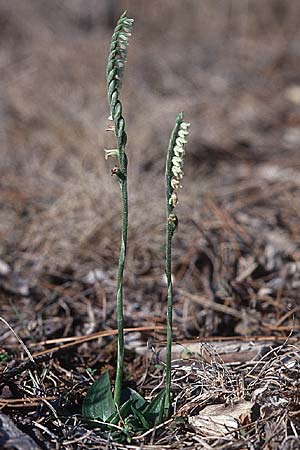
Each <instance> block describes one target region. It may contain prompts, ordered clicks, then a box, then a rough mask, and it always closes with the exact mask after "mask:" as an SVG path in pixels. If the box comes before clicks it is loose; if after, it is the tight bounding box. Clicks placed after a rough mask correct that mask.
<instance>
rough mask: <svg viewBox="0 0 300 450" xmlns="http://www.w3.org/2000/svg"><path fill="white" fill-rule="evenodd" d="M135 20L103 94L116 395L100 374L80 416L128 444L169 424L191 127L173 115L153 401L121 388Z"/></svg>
mask: <svg viewBox="0 0 300 450" xmlns="http://www.w3.org/2000/svg"><path fill="white" fill-rule="evenodd" d="M133 22H134V21H133V19H129V18H127V15H126V12H125V13H123V14H122V15H121V17H120V19H119V20H118V23H117V25H116V28H115V30H114V33H113V35H112V40H111V45H110V51H109V58H108V65H107V73H106V75H107V92H108V103H109V107H110V116H109V121H110V125H109V126H108V127H107V131H108V132H114V134H115V137H116V148H113V149H106V150H105V158H106V159H108V158H109V157H115V158H117V162H118V163H117V165H116V166H115V167H113V168H112V170H111V174H112V175H113V176H114V177H115V178H116V180H117V182H118V183H119V185H120V188H121V198H122V234H121V248H120V257H119V268H118V285H117V323H118V350H117V367H116V379H115V386H114V393H112V390H111V385H110V378H109V374H108V372H105V373H103V374H102V375H101V376H100V377H99V378H98V379H97V380H96V381H95V382H94V383H93V384H92V386H91V387H90V388H89V390H88V392H87V395H86V397H85V398H84V401H83V405H82V414H83V416H84V417H85V418H86V419H88V420H89V422H90V423H92V424H95V425H96V426H98V427H100V428H101V429H102V430H103V432H104V433H107V432H109V433H110V434H113V435H114V436H115V437H119V438H120V436H121V437H125V438H127V440H130V438H131V436H132V434H134V433H139V432H144V431H145V430H148V429H151V428H152V427H154V426H156V425H158V424H159V423H161V422H163V421H164V420H166V419H168V418H169V417H170V414H171V348H172V302H173V298H172V297H173V294H172V278H171V242H172V237H173V235H174V232H175V230H176V227H177V222H178V220H177V217H176V215H175V214H174V208H175V207H176V205H177V202H178V194H177V192H178V189H179V188H180V187H181V186H180V182H181V179H182V177H183V171H182V167H183V158H184V146H185V144H186V142H187V141H186V138H187V135H188V129H189V124H188V123H186V122H183V114H182V113H180V114H179V115H178V116H177V119H176V124H175V127H174V130H173V132H172V135H171V139H170V143H169V147H168V153H167V163H166V212H167V225H166V277H167V285H168V304H167V358H166V386H165V388H164V389H163V390H162V391H161V392H159V394H158V395H157V396H156V397H154V398H153V399H152V400H151V402H148V401H146V400H145V399H144V398H143V397H142V396H141V395H140V394H139V393H137V392H135V391H134V390H132V389H130V388H125V389H124V388H123V365H124V319H123V272H124V267H125V258H126V247H127V228H128V192H127V156H126V153H125V148H126V142H127V135H126V132H125V119H124V117H123V109H122V103H121V101H120V98H119V95H120V90H121V86H122V81H123V76H124V69H125V64H126V55H127V48H128V41H129V37H130V36H131V32H132V27H133Z"/></svg>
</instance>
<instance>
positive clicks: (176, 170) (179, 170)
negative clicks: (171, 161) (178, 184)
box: [172, 166, 183, 180]
mask: <svg viewBox="0 0 300 450" xmlns="http://www.w3.org/2000/svg"><path fill="white" fill-rule="evenodd" d="M172 172H173V175H174V176H175V177H176V178H178V179H179V180H181V179H182V178H183V171H182V168H181V167H178V166H173V167H172Z"/></svg>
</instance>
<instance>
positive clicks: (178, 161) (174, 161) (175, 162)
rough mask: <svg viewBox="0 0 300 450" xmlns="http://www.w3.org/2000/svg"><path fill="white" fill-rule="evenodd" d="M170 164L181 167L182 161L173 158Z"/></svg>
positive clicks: (180, 158)
mask: <svg viewBox="0 0 300 450" xmlns="http://www.w3.org/2000/svg"><path fill="white" fill-rule="evenodd" d="M172 163H173V165H174V166H177V167H181V166H182V164H183V159H182V157H180V156H173V158H172Z"/></svg>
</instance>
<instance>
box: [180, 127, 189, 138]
mask: <svg viewBox="0 0 300 450" xmlns="http://www.w3.org/2000/svg"><path fill="white" fill-rule="evenodd" d="M188 134H189V132H188V130H182V129H180V130H179V131H178V136H179V137H181V138H183V139H184V138H185V137H186V136H187V135H188Z"/></svg>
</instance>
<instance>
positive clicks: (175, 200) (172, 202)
mask: <svg viewBox="0 0 300 450" xmlns="http://www.w3.org/2000/svg"><path fill="white" fill-rule="evenodd" d="M177 203H178V196H177V194H176V192H173V193H172V195H171V197H170V198H169V205H171V206H173V208H175V206H176V205H177Z"/></svg>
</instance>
